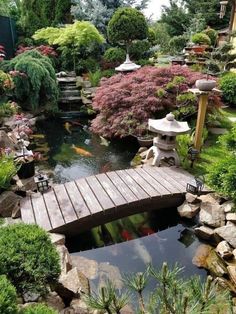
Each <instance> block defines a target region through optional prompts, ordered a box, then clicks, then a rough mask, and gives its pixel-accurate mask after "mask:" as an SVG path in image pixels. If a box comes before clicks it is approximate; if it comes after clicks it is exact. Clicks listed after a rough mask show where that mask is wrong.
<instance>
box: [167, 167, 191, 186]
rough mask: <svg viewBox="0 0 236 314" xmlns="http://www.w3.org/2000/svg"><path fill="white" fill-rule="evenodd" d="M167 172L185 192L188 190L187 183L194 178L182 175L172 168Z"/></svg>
mask: <svg viewBox="0 0 236 314" xmlns="http://www.w3.org/2000/svg"><path fill="white" fill-rule="evenodd" d="M166 170H167V172H168V174H169V175H170V176H172V177H173V178H174V179H175V181H178V182H179V183H180V184H181V185H182V186H183V188H184V189H185V190H186V185H187V183H189V182H191V181H192V180H193V177H192V178H190V177H188V176H185V175H184V174H181V173H180V172H179V171H176V168H173V167H170V168H167V169H166Z"/></svg>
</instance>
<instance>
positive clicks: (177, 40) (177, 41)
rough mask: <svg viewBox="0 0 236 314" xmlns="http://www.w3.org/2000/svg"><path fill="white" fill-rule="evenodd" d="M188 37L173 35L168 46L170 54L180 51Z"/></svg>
mask: <svg viewBox="0 0 236 314" xmlns="http://www.w3.org/2000/svg"><path fill="white" fill-rule="evenodd" d="M187 41H188V39H187V38H186V36H184V35H180V36H174V37H172V38H171V40H170V41H169V47H170V51H171V53H172V54H178V53H180V52H182V50H183V49H184V47H185V46H186V44H187Z"/></svg>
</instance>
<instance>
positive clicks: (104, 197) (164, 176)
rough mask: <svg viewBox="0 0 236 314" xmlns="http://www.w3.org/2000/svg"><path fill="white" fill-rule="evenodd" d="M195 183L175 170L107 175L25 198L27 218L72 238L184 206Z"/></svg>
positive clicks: (148, 169) (23, 210)
mask: <svg viewBox="0 0 236 314" xmlns="http://www.w3.org/2000/svg"><path fill="white" fill-rule="evenodd" d="M192 180H193V176H192V175H190V174H189V173H187V172H186V171H183V170H182V169H179V168H175V167H171V168H169V167H161V168H157V167H150V166H144V167H143V168H138V169H128V170H118V171H112V172H107V173H105V174H98V175H95V176H90V177H86V178H82V179H79V180H76V181H72V182H67V183H65V184H60V185H55V186H54V187H53V188H52V189H50V190H49V191H48V192H46V193H44V194H40V193H35V194H33V195H31V196H28V197H26V198H24V199H23V200H22V202H21V216H22V220H23V221H24V222H25V223H30V224H31V223H32V224H38V225H39V226H41V227H43V228H44V229H46V230H48V231H53V232H59V233H64V234H66V235H68V236H72V235H75V234H78V233H80V232H83V231H85V230H88V229H90V228H92V227H95V226H98V225H100V224H104V223H107V222H110V221H112V220H115V219H118V218H122V217H125V216H128V215H131V214H135V213H138V212H143V211H148V210H158V209H163V208H173V207H176V206H179V205H180V204H181V202H182V201H183V199H184V194H185V192H186V184H187V183H188V182H191V181H192ZM167 214H169V213H167Z"/></svg>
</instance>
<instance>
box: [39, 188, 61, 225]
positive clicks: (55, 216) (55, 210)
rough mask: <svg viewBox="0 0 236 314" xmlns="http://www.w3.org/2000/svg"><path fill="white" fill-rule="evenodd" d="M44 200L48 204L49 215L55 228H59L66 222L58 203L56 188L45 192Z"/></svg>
mask: <svg viewBox="0 0 236 314" xmlns="http://www.w3.org/2000/svg"><path fill="white" fill-rule="evenodd" d="M43 198H44V202H45V204H46V207H47V210H48V215H49V217H50V221H51V224H52V227H53V228H57V227H59V226H62V225H64V224H65V220H64V218H63V216H62V213H61V210H60V207H59V205H58V202H57V199H56V196H55V193H54V190H53V189H51V190H49V191H48V192H47V193H44V194H43Z"/></svg>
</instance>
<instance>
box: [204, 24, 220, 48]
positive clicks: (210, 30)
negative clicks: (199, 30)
mask: <svg viewBox="0 0 236 314" xmlns="http://www.w3.org/2000/svg"><path fill="white" fill-rule="evenodd" d="M203 33H204V34H206V35H207V36H208V37H209V38H210V40H211V45H212V46H215V45H216V42H217V36H218V34H217V31H216V30H214V29H213V28H210V27H207V29H205V30H204V31H203Z"/></svg>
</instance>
